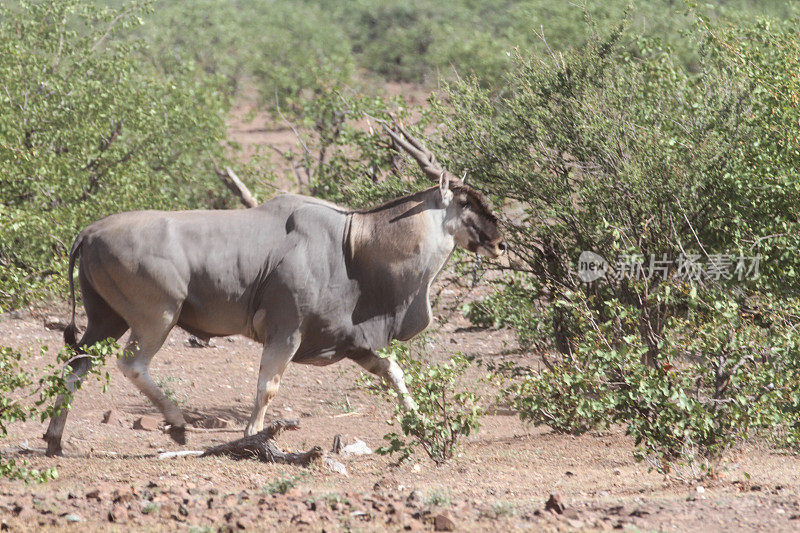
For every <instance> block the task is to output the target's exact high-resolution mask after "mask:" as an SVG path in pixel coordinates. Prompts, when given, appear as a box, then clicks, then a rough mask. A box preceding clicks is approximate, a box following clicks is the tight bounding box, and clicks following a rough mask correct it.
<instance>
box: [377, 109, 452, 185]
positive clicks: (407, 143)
mask: <svg viewBox="0 0 800 533" xmlns="http://www.w3.org/2000/svg"><path fill="white" fill-rule="evenodd" d="M383 127H384V129H385V130H386V133H388V134H389V137H391V138H392V141H394V144H395V146H396V147H399V148H401V149H402V150H403V151H405V152H407V153H408V154H409V155H410V156H411V157H413V158H414V160H415V161H416V162H417V164H418V165H419V167H420V168H421V169H422V170H423V171H424V172H425V174H426V175H427V176H428V177H429V178H430V179H432V180H434V181H436V182H437V183H438V181H439V178H440V177H441V176H442V174H445V175H446V176H447V177H448V178H449V179H450V182H451V183H461V180H459V179H458V178H457V177H455V176H453V175H452V174H451V173H450V172H448V171H447V169H445V168H443V167H442V166H441V165H440V164H439V163H438V162H437V161H436V156H434V155H433V152H431V151H430V150H428V149H427V148H425V146H424V145H423V144H422V143H421V142H419V140H418V139H416V138H415V137H414V136H413V135H411V134H410V133H408V131H406V129H405V128H404V127H403V126H401V125H400V124H398V123H397V122H395V124H394V127H395V128H396V129H392V128H390V127H389V125H388V124H386V123H384V124H383ZM398 132H399V133H398Z"/></svg>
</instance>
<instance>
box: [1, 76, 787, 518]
mask: <svg viewBox="0 0 800 533" xmlns="http://www.w3.org/2000/svg"><path fill="white" fill-rule="evenodd" d="M389 89H390V90H395V91H402V92H403V93H404V94H406V93H407V92H409V91H410V90H411V89H413V88H411V89H409V88H406V87H393V88H391V87H390V88H389ZM418 92H419V91H418ZM420 94H421V93H420ZM421 97H422V96H420V98H421ZM247 111H248V110H247V109H246V107H245V106H240V107H239V108H238V109H237V110H236V111H235V112H234V114H233V116H232V117H231V119H230V121H229V125H230V133H231V138H232V139H234V140H236V141H238V142H240V143H241V144H242V145H243V152H244V153H243V157H244V158H245V159H246V158H248V157H251V156H252V154H253V153H254V152H255V151H256V150H257V147H259V146H264V145H265V144H266V143H270V144H272V145H274V146H277V147H278V148H279V149H280V150H284V149H288V148H291V147H292V146H294V142H295V141H294V134H293V133H292V132H291V131H290V130H289V129H285V128H283V126H278V127H277V128H276V127H275V126H274V125H272V123H271V122H270V121H269V120H268V117H266V116H265V115H257V116H256V119H255V120H252V121H249V120H245V118H246V115H247ZM267 150H269V149H267ZM273 163H274V164H279V163H280V162H279V160H277V159H276V160H273ZM284 170H288V169H284ZM277 185H279V186H281V187H282V188H287V189H289V188H292V187H293V184H292V182H291V180H288V179H287V181H286V182H285V183H279V184H277ZM445 299H446V298H445ZM450 299H452V294H451V295H450ZM54 313H55V314H59V315H60V316H62V317H65V316H66V315H67V313H66V312H65V310H64V309H60V310H57V311H53V310H44V311H39V312H35V313H25V314H22V315H16V314H15V315H10V314H5V315H0V345H6V346H12V347H15V348H17V349H22V350H29V351H30V352H31V353H34V354H38V349H39V347H40V346H41V345H42V344H44V345H47V346H49V347H50V350H51V354H53V353H54V352H56V351H57V350H58V349H60V347H61V345H62V341H61V332H59V331H50V330H47V329H46V328H45V327H44V325H43V324H44V320H43V318H42V317H43V316H45V315H51V314H54ZM436 314H437V315H438V316H439V317H440V318H443V322H444V324H443V325H441V326H440V329H438V330H437V331H435V332H434V333H433V334H432V339H433V342H432V343H431V344H430V345H428V346H427V348H428V353H427V354H426V356H427V357H430V358H431V359H432V360H440V359H443V358H445V357H447V356H448V355H449V354H451V353H452V352H455V351H461V352H463V353H465V354H467V355H474V356H477V357H479V358H483V359H484V360H486V359H494V360H499V359H501V358H510V359H512V360H515V361H520V362H523V363H526V364H531V365H534V366H535V364H536V358H535V357H533V356H531V355H529V354H520V353H518V352H517V351H515V348H516V344H515V342H514V336H513V334H512V333H511V332H509V331H491V330H481V329H475V328H471V327H470V324H469V323H468V322H467V321H466V320H465V319H463V318H462V317H461V316H460V313H459V312H458V311H457V310H454V309H448V308H443V309H439V310H438V311H437V313H436ZM187 338H188V335H187V334H186V333H184V332H183V331H180V330H174V331H173V332H172V333H171V335H170V336H169V338H168V340H167V342H166V343H165V345H164V347H163V348H162V350H161V351H160V352H159V353H158V354H157V355H156V357H155V359H154V362H153V366H152V373H153V376H154V378H155V379H156V380H157V381H158V382H159V383H160V384H161V385H162V386H163V387H165V388H166V389H169V393H170V394H171V395H172V396H173V397H174V398H175V399H177V400H178V401H179V403H180V405H181V407H182V408H183V409H184V412H185V413H186V414H187V415H189V416H187V418H191V419H201V420H203V419H209V418H213V417H217V418H219V419H224V420H226V421H228V422H229V423H230V424H231V425H233V426H236V427H243V426H244V425H245V423H246V421H247V419H248V417H249V414H250V408H251V403H252V398H253V395H254V394H255V384H256V378H257V376H256V369H257V367H258V362H259V357H260V349H259V346H258V345H256V344H255V343H254V342H252V341H250V340H247V339H244V338H240V337H233V338H226V339H215V340H214V344H215V346H214V347H210V348H192V347H189V346H188V344H187ZM123 341H124V339H123ZM508 354H510V355H508ZM52 358H54V355H46V356H45V357H41V356H38V355H34V356H33V357H31V358H30V360H29V361H28V362H27V364H29V365H30V367H31V368H41V367H44V366H45V365H46V364H47V363H49V362H51V361H52ZM111 374H112V379H111V383H110V386H109V388H108V391H107V392H106V393H105V394H103V393H102V392H101V384H100V383H99V382H97V381H89V382H87V383H86V385H85V386H84V387H83V389H82V390H81V391H80V392H79V393H78V395H77V397H76V399H75V401H74V405H73V409H72V412H71V415H70V419H69V421H68V423H67V428H66V433H65V439H64V446H65V457H63V458H47V457H45V456H44V454H43V449H44V448H43V444H44V443H43V441H42V440H41V435H42V433H43V432H44V429H45V425H44V424H42V423H39V422H37V421H30V422H27V423H24V424H16V425H13V426H11V428H10V435H9V436H8V438H6V439H3V441H1V442H0V453H2V454H3V457H11V458H15V459H17V460H27V461H29V462H30V465H31V466H32V467H35V468H48V467H51V466H57V467H58V472H59V477H58V479H57V480H54V481H51V482H49V483H46V484H43V485H26V484H24V483H22V482H16V481H15V482H9V481H0V531H2V530H6V529H10V530H14V531H32V530H37V531H38V530H42V529H55V530H78V529H81V530H84V529H88V530H115V531H116V530H147V531H166V530H170V531H171V530H175V529H183V530H186V529H188V530H192V531H205V530H209V531H210V530H218V529H220V530H232V529H246V530H276V531H284V530H285V531H288V530H292V531H295V530H311V531H323V530H324V531H338V530H358V531H362V530H363V531H375V530H390V531H400V530H432V529H434V528H435V527H436V526H438V527H439V528H440V529H441V528H447V527H448V526H451V525H452V526H454V527H455V529H456V530H458V531H467V530H497V531H505V530H509V531H512V530H529V529H543V530H548V531H549V530H553V531H562V530H598V529H603V530H605V529H615V528H618V529H629V530H648V531H649V530H696V529H703V530H704V531H731V530H761V531H782V530H787V531H788V530H795V529H798V527H800V479H798V478H799V476H798V474H800V459H798V457H796V456H792V455H788V454H786V453H784V452H783V451H780V450H775V449H771V448H769V447H768V446H767V445H766V444H764V443H760V442H751V443H747V444H746V445H744V446H743V447H741V448H740V449H737V450H735V451H734V452H733V453H731V454H730V456H729V458H728V460H727V462H725V463H724V464H723V465H722V466H723V470H722V475H721V476H720V479H717V480H714V481H703V482H689V483H683V482H677V481H674V480H669V479H665V478H664V477H663V476H660V475H658V474H656V473H652V472H648V465H646V464H642V463H637V462H635V461H634V459H633V457H632V453H631V452H632V448H633V443H632V442H631V440H630V439H629V438H627V437H625V436H624V434H623V432H622V431H621V430H615V431H611V432H607V433H603V434H587V435H583V436H580V437H574V436H569V435H560V434H556V433H553V432H552V431H550V430H549V429H547V428H545V427H537V428H530V427H526V426H524V425H523V424H522V423H521V422H520V420H519V418H518V417H517V416H516V414H515V413H513V412H508V411H507V410H502V409H500V410H495V411H494V414H490V415H487V416H485V417H484V419H483V426H482V428H481V429H480V430H479V431H478V432H476V433H474V434H473V435H472V436H470V437H469V438H468V439H466V440H465V442H464V443H463V446H462V447H461V449H460V455H459V456H458V457H457V458H456V459H454V460H453V461H451V462H449V463H447V464H445V465H443V466H436V465H435V464H434V463H433V462H432V461H430V460H428V459H427V457H425V456H424V454H423V453H422V452H418V453H417V454H416V455H415V456H414V457H413V458H412V460H411V461H409V462H406V463H403V464H400V465H396V464H394V460H393V459H392V458H389V457H385V456H380V455H375V454H372V455H365V456H358V457H351V458H344V457H341V456H333V457H335V458H336V459H337V460H339V461H341V462H342V463H343V464H344V465H345V466H346V468H347V470H348V472H349V476H348V477H345V476H343V475H342V474H339V473H334V472H332V471H330V470H328V469H327V468H325V467H323V466H314V467H311V468H303V467H296V466H287V465H274V464H264V463H260V462H256V461H234V460H230V459H224V458H217V457H213V458H197V457H184V458H177V459H167V460H159V459H158V454H159V453H160V452H162V451H173V450H200V449H203V448H206V447H208V446H211V445H215V444H219V443H222V442H226V441H229V440H232V439H235V438H238V437H239V436H241V433H239V432H233V433H223V432H193V433H189V435H188V437H189V443H188V445H187V446H178V445H177V444H175V443H174V442H172V441H171V440H170V439H169V437H168V436H167V435H166V434H165V433H163V432H162V431H160V430H155V431H145V430H135V429H133V425H134V422H135V421H136V420H137V419H139V418H140V417H142V416H148V415H149V416H153V417H156V418H157V419H158V420H160V415H159V414H158V413H157V412H156V410H155V409H154V407H153V406H152V405H151V404H150V403H149V402H148V401H147V400H146V399H145V398H144V397H142V396H141V395H140V394H139V393H138V392H137V391H136V390H135V389H134V387H133V385H131V384H130V383H128V382H127V381H126V380H125V379H124V378H123V377H122V375H121V374H120V373H119V372H118V371H117V370H116V369H113V368H112V369H111ZM483 374H484V371H482V370H481V369H480V367H478V366H475V367H474V368H473V369H472V371H471V374H470V376H469V378H470V380H471V381H472V382H473V383H475V384H478V383H479V379H480V378H481V377H482V375H483ZM358 375H359V368H358V367H357V366H356V365H354V364H352V363H350V362H348V361H343V362H341V363H338V364H335V365H332V366H329V367H324V368H317V367H305V366H300V365H294V366H291V367H290V368H289V370H288V371H287V372H286V374H285V376H284V381H283V384H282V386H281V390H280V392H279V394H278V397H277V398H276V399H275V401H274V402H273V404H272V406H271V409H270V412H269V413H268V419H270V418H273V419H274V418H296V419H299V421H300V426H301V427H300V429H299V430H298V431H294V432H288V433H285V434H283V435H281V436H280V437H279V438H278V443H279V445H281V446H282V447H283V448H284V449H286V450H307V449H309V448H311V447H312V446H315V445H318V446H321V447H322V448H323V449H325V450H326V451H327V450H329V449H330V447H331V444H332V441H333V438H334V436H335V435H337V434H341V435H342V436H343V440H344V442H345V444H349V443H351V442H353V441H354V440H355V439H356V438H359V439H361V440H363V441H364V442H366V443H367V445H369V446H370V447H371V448H373V449H375V448H377V447H378V446H380V445H381V444H382V443H383V440H382V437H383V435H384V434H386V433H388V432H389V431H390V429H392V428H390V426H389V425H388V424H387V419H389V418H390V417H391V414H392V408H391V406H390V405H388V404H386V403H385V402H384V401H383V400H381V399H380V398H378V397H376V396H373V395H370V394H369V393H368V392H367V391H365V390H364V389H363V388H360V387H359V386H358V385H357V383H356V379H357V377H358ZM476 386H477V387H478V388H480V390H482V391H483V392H484V397H485V400H484V403H485V404H486V405H487V406H491V405H492V404H493V392H494V391H492V390H491V389H490V388H489V387H488V386H487V385H486V384H479V385H476ZM109 409H113V410H114V411H115V414H116V416H117V417H118V419H119V420H118V421H117V422H116V423H112V424H106V423H103V422H102V419H103V414H104V413H105V412H106V411H107V410H109ZM268 421H269V420H268ZM287 489H288V490H287ZM284 491H285V494H284V493H282V492H284ZM553 493H557V494H558V495H559V498H560V501H561V503H562V504H563V506H564V510H563V513H561V514H559V513H556V512H553V511H550V510H546V509H545V502H546V501H547V499H548V498H549V496H550V495H551V494H553ZM440 515H445V516H440ZM437 517H438V518H437ZM446 517H449V520H450V521H451V522H452V524H450V523H448V520H447V519H446Z"/></svg>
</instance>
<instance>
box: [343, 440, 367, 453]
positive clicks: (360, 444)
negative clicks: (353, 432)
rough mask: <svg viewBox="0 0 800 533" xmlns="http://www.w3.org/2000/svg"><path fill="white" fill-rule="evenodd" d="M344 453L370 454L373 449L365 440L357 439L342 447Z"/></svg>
mask: <svg viewBox="0 0 800 533" xmlns="http://www.w3.org/2000/svg"><path fill="white" fill-rule="evenodd" d="M341 453H342V455H369V454H371V453H372V450H371V449H370V448H369V446H367V443H365V442H364V441H363V440H360V439H356V441H355V442H354V443H353V444H348V445H347V446H345V447H344V448H342V452H341Z"/></svg>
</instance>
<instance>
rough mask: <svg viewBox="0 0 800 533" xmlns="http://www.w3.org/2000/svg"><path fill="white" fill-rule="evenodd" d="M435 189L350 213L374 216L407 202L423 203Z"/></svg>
mask: <svg viewBox="0 0 800 533" xmlns="http://www.w3.org/2000/svg"><path fill="white" fill-rule="evenodd" d="M434 189H436V187H430V188H428V189H423V190H421V191H417V192H412V193H411V194H408V195H406V196H400V197H399V198H395V199H393V200H389V201H388V202H384V203H382V204H379V205H377V206H375V207H367V208H364V209H352V210H351V211H350V213H358V214H360V215H369V214H372V213H377V212H379V211H385V210H387V209H391V208H393V207H397V206H399V205H402V204H404V203H406V202H409V201H422V199H423V198H422V197H423V196H425V195H426V194H428V193H430V192H431V191H433V190H434Z"/></svg>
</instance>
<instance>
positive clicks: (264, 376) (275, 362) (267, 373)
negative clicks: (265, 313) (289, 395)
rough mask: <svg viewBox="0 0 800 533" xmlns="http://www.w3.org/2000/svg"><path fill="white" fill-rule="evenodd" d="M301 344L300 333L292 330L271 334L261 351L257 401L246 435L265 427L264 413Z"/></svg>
mask: <svg viewBox="0 0 800 533" xmlns="http://www.w3.org/2000/svg"><path fill="white" fill-rule="evenodd" d="M298 346H300V333H299V332H296V331H295V332H292V333H290V334H284V335H274V336H271V339H270V342H269V344H267V345H265V346H264V350H263V352H262V353H261V366H260V367H259V370H258V386H257V388H256V401H255V405H254V406H253V414H252V415H251V416H250V422H249V423H248V424H247V428H246V429H245V430H244V435H245V437H249V436H250V435H255V434H256V433H258V432H259V431H261V430H262V429H264V415H265V414H266V412H267V407H268V406H269V403H270V402H271V401H272V399H273V398H274V397H275V396H276V395H277V394H278V388H279V387H280V385H281V378H282V377H283V373H284V372H285V371H286V367H287V366H288V365H289V361H291V360H292V357H294V354H295V352H296V351H297V348H298Z"/></svg>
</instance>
